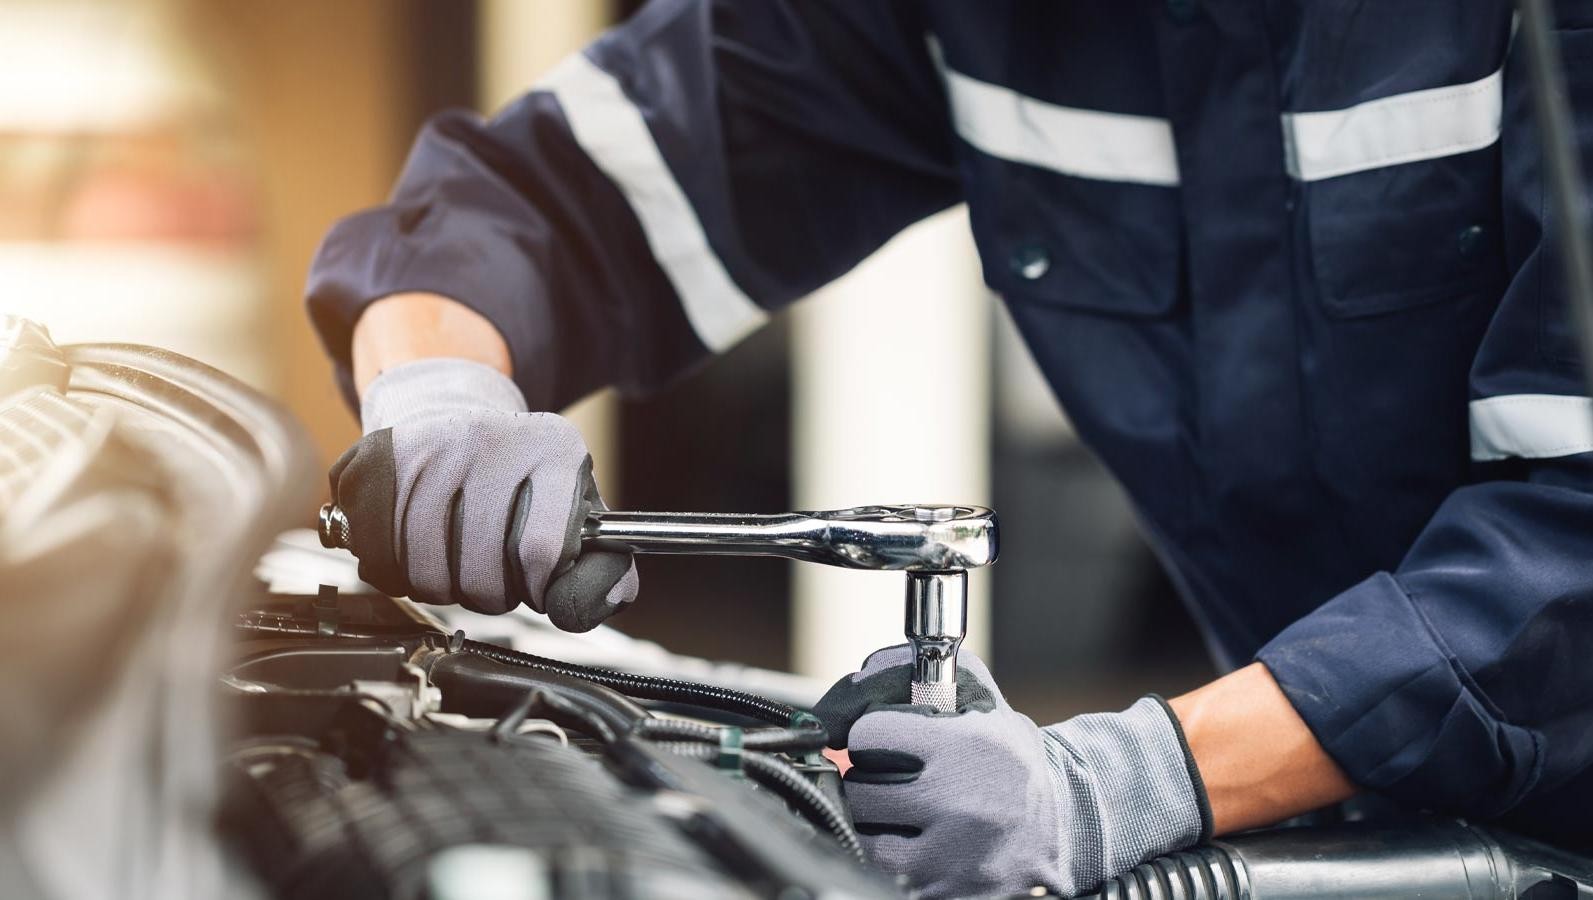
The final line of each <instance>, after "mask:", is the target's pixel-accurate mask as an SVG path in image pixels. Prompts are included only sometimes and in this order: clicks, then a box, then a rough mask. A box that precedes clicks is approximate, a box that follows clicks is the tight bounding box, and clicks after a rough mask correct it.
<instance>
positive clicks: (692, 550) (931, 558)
mask: <svg viewBox="0 0 1593 900" xmlns="http://www.w3.org/2000/svg"><path fill="white" fill-rule="evenodd" d="M320 533H321V543H322V544H323V545H325V546H327V547H345V548H346V547H347V546H348V545H349V522H348V518H347V517H346V516H345V515H344V514H343V511H342V510H341V509H338V508H337V507H336V506H334V505H332V504H330V503H329V504H327V505H325V506H323V507H321V517H320ZM581 538H582V540H583V541H584V542H601V543H608V544H617V545H620V546H624V547H628V548H630V549H631V550H632V551H634V552H637V553H665V554H695V555H704V556H776V557H782V558H785V559H796V560H802V561H804V562H811V563H819V564H822V565H828V566H839V567H841V568H846V569H876V570H881V571H896V572H905V573H906V575H907V595H906V616H905V627H904V629H903V630H904V631H905V633H906V635H907V640H908V642H909V643H910V644H911V645H912V648H913V679H912V696H911V697H910V700H911V702H913V703H916V704H924V705H928V706H933V707H935V708H936V709H938V710H941V711H944V712H951V711H954V710H955V709H956V707H957V649H958V648H959V647H960V646H961V645H962V640H963V637H964V636H965V635H966V633H967V627H968V570H969V569H977V568H979V567H980V566H988V565H990V564H991V563H993V562H995V561H996V555H997V553H998V551H999V543H998V540H997V527H996V515H995V513H994V512H991V511H990V510H988V509H985V508H983V507H978V506H946V505H935V504H917V505H913V504H908V505H901V506H858V507H853V508H851V509H839V510H830V511H824V512H792V513H696V512H624V511H620V510H602V511H597V512H593V513H592V514H591V515H590V516H588V517H587V519H586V521H585V522H584V523H583V525H582V528H581Z"/></svg>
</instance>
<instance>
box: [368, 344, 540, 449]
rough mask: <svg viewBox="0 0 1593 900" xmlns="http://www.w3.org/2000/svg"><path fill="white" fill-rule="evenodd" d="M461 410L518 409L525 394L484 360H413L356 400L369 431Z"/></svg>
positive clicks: (381, 377) (379, 379) (380, 378)
mask: <svg viewBox="0 0 1593 900" xmlns="http://www.w3.org/2000/svg"><path fill="white" fill-rule="evenodd" d="M466 409H468V410H498V411H500V412H506V413H522V412H525V411H526V403H525V396H524V395H523V394H521V393H520V389H519V388H518V387H515V384H514V382H513V381H511V380H510V379H509V377H508V376H507V375H504V374H503V373H502V372H499V371H498V370H497V369H494V368H493V367H491V366H489V365H486V364H484V363H479V362H475V361H473V360H468V359H459V358H456V357H434V358H430V359H417V360H414V361H412V362H407V363H403V364H402V365H397V366H394V367H393V368H391V369H386V370H383V372H382V373H381V374H380V375H377V376H376V380H375V381H372V382H371V384H370V386H369V387H367V388H366V389H365V395H364V396H363V397H361V398H360V424H361V425H362V426H363V427H364V429H365V433H366V434H370V433H371V432H373V431H380V430H382V429H383V428H391V427H393V426H394V425H399V424H415V423H418V422H425V421H428V420H431V419H435V418H440V417H442V416H446V415H449V414H451V413H455V412H458V411H460V410H466Z"/></svg>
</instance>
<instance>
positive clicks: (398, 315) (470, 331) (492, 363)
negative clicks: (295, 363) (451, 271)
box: [350, 292, 514, 396]
mask: <svg viewBox="0 0 1593 900" xmlns="http://www.w3.org/2000/svg"><path fill="white" fill-rule="evenodd" d="M350 352H351V354H352V357H353V367H354V383H355V385H356V386H357V387H358V389H359V393H360V394H361V395H362V396H363V395H364V393H365V391H366V390H367V389H368V388H369V386H370V385H371V383H372V382H373V381H374V380H375V379H376V377H377V376H378V375H380V374H381V373H382V372H385V371H387V370H389V369H392V368H395V367H397V366H400V365H403V364H404V363H408V362H412V361H414V360H420V359H431V358H436V357H452V358H455V359H468V360H473V361H475V362H478V363H481V364H482V365H485V366H489V367H491V368H493V369H495V370H497V371H499V372H501V373H503V374H505V375H509V374H512V373H513V371H514V369H513V366H512V364H511V360H510V356H509V345H508V342H507V341H505V340H504V337H503V335H502V334H501V333H500V332H499V331H498V328H497V326H496V325H494V324H492V322H491V321H490V320H488V319H487V318H486V317H485V316H483V315H481V314H480V313H478V312H476V311H475V310H473V309H471V308H470V307H468V306H466V305H464V304H463V303H460V302H459V301H457V300H454V299H452V298H449V297H445V296H443V295H441V294H432V293H424V292H412V293H404V294H392V295H389V296H386V297H383V298H382V299H380V300H377V301H375V302H374V303H372V304H371V305H370V306H368V307H366V308H365V311H364V312H362V313H361V314H360V317H359V320H358V321H357V322H355V324H354V334H353V339H352V346H351V348H350Z"/></svg>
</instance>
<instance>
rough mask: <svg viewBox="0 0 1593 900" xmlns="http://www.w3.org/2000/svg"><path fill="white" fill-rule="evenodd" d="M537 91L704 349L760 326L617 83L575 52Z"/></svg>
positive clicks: (761, 316) (759, 316) (760, 312)
mask: <svg viewBox="0 0 1593 900" xmlns="http://www.w3.org/2000/svg"><path fill="white" fill-rule="evenodd" d="M537 89H539V90H545V91H548V92H550V93H552V94H553V95H554V96H555V97H556V98H558V101H559V106H561V107H562V108H563V110H564V117H565V119H566V120H568V122H569V123H570V131H571V132H573V133H574V135H575V141H576V143H578V144H580V145H581V149H582V150H584V151H585V152H586V155H587V156H588V157H590V158H591V160H592V162H593V163H595V164H596V165H597V167H598V168H599V169H601V170H602V171H603V173H604V174H605V175H607V176H608V177H609V179H610V180H611V181H613V182H614V184H615V186H617V187H618V188H619V189H620V192H621V193H623V194H624V195H625V199H626V200H627V201H628V202H629V203H630V206H631V211H632V212H634V213H635V214H636V218H637V220H638V221H639V222H641V226H642V232H643V233H644V234H645V235H646V236H647V244H648V246H649V247H650V248H652V251H653V257H654V258H655V259H656V260H657V261H658V265H659V266H660V267H661V268H662V269H663V270H664V274H665V275H666V276H668V278H669V283H670V284H671V285H673V286H674V288H675V293H676V295H677V296H678V297H679V298H680V303H681V307H682V309H684V311H685V313H686V318H687V320H688V321H690V322H691V327H692V330H694V331H696V332H697V337H698V338H699V339H700V340H701V341H702V342H703V345H704V346H706V347H707V348H708V349H709V350H711V351H713V352H715V353H718V352H720V351H722V350H725V349H728V348H729V347H730V346H731V345H733V344H735V343H736V342H737V341H739V340H741V339H742V338H744V337H746V336H747V335H748V334H750V333H751V332H752V331H754V330H756V329H757V328H758V326H760V325H762V324H763V323H764V321H765V320H767V319H768V313H767V312H765V311H764V309H763V308H762V307H760V306H758V304H756V303H754V302H753V301H752V298H750V297H748V296H747V295H746V294H745V293H744V292H743V291H742V290H741V288H740V287H738V286H737V285H736V283H735V282H734V281H732V280H731V278H730V273H729V272H727V271H725V267H724V264H723V263H721V262H720V260H719V257H718V256H717V255H715V254H714V251H713V248H712V247H711V246H710V245H709V244H708V236H707V234H706V233H705V232H704V231H703V227H702V222H701V221H700V220H698V218H697V213H696V211H695V210H694V209H692V206H691V201H690V200H688V199H687V198H686V194H685V192H684V191H682V190H681V188H680V184H679V183H678V182H676V181H675V176H674V174H673V173H671V172H670V170H669V165H668V164H667V163H666V162H665V161H664V157H663V154H662V153H660V152H659V149H658V144H657V143H655V142H654V141H653V135H652V132H650V131H648V130H647V123H646V122H645V121H643V120H642V114H641V112H640V111H639V110H638V109H637V108H636V106H635V104H633V103H631V101H630V98H628V97H626V96H625V91H624V89H622V88H621V87H620V84H619V82H617V81H615V80H614V77H613V76H611V75H609V74H608V73H607V72H605V71H603V70H602V69H600V68H598V67H597V66H596V65H594V64H593V63H592V61H591V60H589V59H587V58H586V57H585V56H584V55H582V54H580V53H576V54H574V55H572V56H570V57H568V58H567V59H565V60H564V61H563V62H561V63H559V64H558V66H556V67H554V69H553V71H551V72H549V73H548V75H547V77H545V78H544V79H543V80H542V81H541V82H539V83H538V85H537Z"/></svg>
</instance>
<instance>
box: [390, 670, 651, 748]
mask: <svg viewBox="0 0 1593 900" xmlns="http://www.w3.org/2000/svg"><path fill="white" fill-rule="evenodd" d="M427 657H429V658H422V659H421V662H420V664H421V666H422V667H423V668H424V669H425V670H426V674H427V676H428V677H429V678H430V679H431V682H432V684H435V685H436V686H437V687H439V688H441V689H442V692H443V709H444V710H445V711H447V712H457V713H463V714H464V715H467V716H476V717H483V718H498V717H500V716H502V715H504V714H505V713H507V712H508V711H510V710H512V709H514V708H515V707H516V706H517V705H518V704H519V703H521V702H522V701H523V700H524V699H525V697H526V694H527V693H529V692H530V691H532V690H535V689H542V690H544V691H546V692H547V693H549V694H553V695H558V696H561V697H564V698H567V699H569V700H571V701H572V702H573V703H574V704H575V705H576V707H577V708H579V709H580V710H582V711H584V713H585V714H586V715H587V716H591V717H596V718H597V719H599V720H601V722H602V732H603V733H601V734H593V735H592V736H593V737H599V738H602V737H605V736H606V737H607V738H608V739H609V740H612V738H613V735H615V734H623V733H625V732H628V731H630V730H631V729H632V728H634V727H635V726H636V723H637V722H639V721H642V720H644V719H646V718H647V717H648V716H649V713H648V712H647V710H645V709H642V708H641V707H639V706H637V705H636V704H635V703H634V702H632V701H631V700H630V699H629V698H627V697H625V696H624V695H622V694H620V693H619V692H618V691H615V690H612V689H610V688H607V687H603V686H601V685H597V684H589V683H587V682H585V681H582V680H580V679H579V678H576V677H575V676H572V675H568V674H565V673H563V672H552V671H538V670H528V669H527V668H526V667H524V666H517V665H514V664H512V663H505V662H502V661H499V660H496V659H492V658H489V657H487V656H484V655H482V654H477V653H438V654H435V655H432V654H428V655H427ZM550 718H555V720H557V717H550ZM561 724H564V723H561ZM571 724H572V727H575V728H577V729H579V730H587V729H584V728H582V727H581V726H582V724H583V723H579V722H577V723H571Z"/></svg>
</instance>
